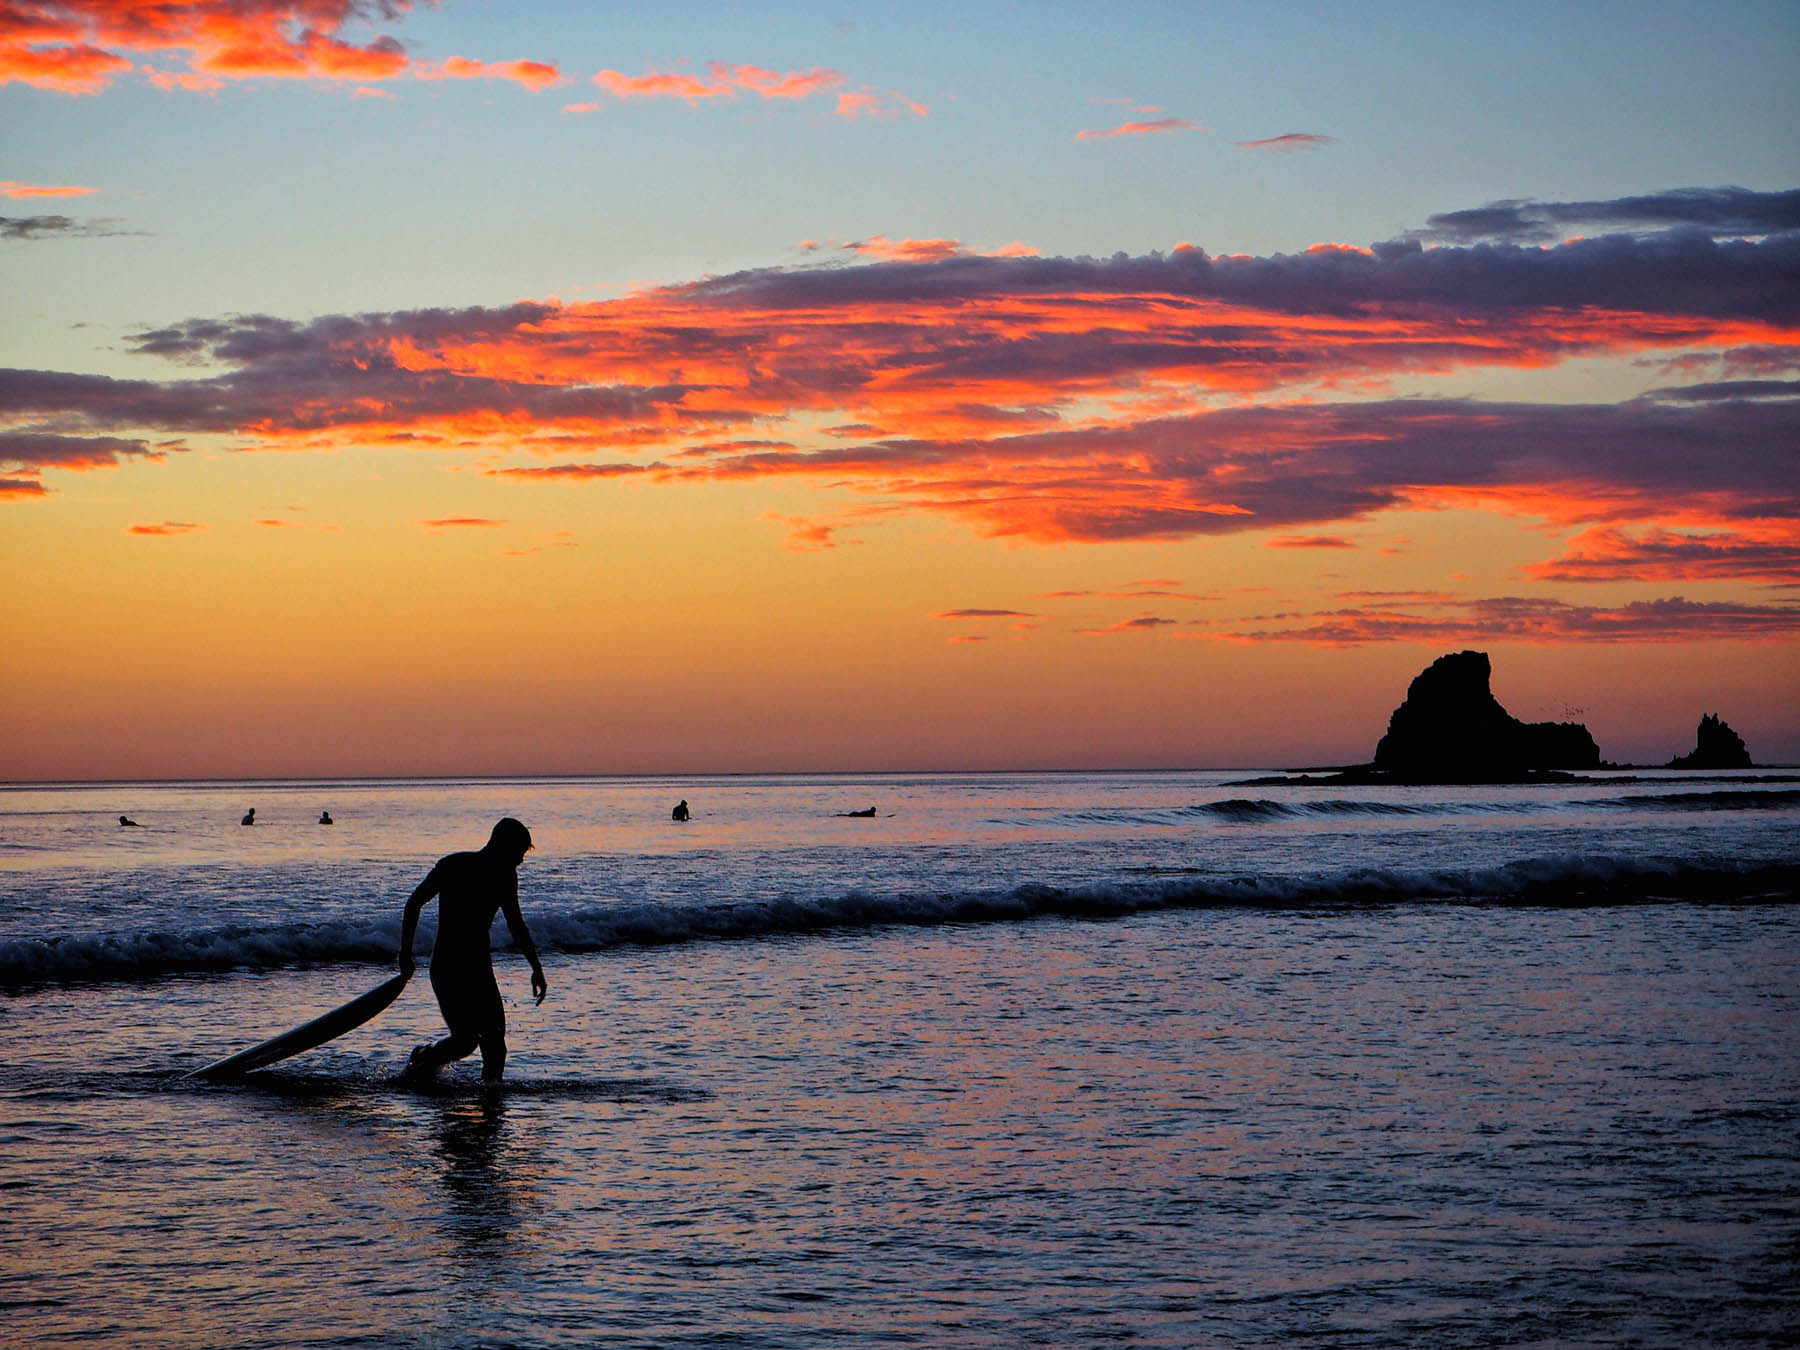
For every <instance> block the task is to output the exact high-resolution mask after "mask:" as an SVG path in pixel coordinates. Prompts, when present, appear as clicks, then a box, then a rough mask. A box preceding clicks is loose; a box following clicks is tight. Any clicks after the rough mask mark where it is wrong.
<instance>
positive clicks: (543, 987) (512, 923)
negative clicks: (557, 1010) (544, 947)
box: [500, 881, 550, 1003]
mask: <svg viewBox="0 0 1800 1350" xmlns="http://www.w3.org/2000/svg"><path fill="white" fill-rule="evenodd" d="M500 912H501V913H502V914H504V915H506V927H507V931H508V932H510V933H511V934H512V938H513V942H514V943H515V944H516V945H517V946H518V948H519V950H520V951H522V952H524V953H525V959H526V960H527V961H529V962H531V992H532V993H533V994H535V995H537V1001H538V1002H539V1003H542V1002H543V1001H544V995H545V994H547V993H549V992H550V986H549V984H548V983H547V982H546V981H545V979H544V963H543V962H542V961H540V960H538V951H537V943H535V942H533V941H532V940H531V930H530V929H529V928H527V927H526V926H525V916H524V915H523V914H521V913H520V912H519V886H518V882H517V881H514V883H513V884H512V885H511V886H508V887H507V888H506V894H505V895H503V896H501V897H500Z"/></svg>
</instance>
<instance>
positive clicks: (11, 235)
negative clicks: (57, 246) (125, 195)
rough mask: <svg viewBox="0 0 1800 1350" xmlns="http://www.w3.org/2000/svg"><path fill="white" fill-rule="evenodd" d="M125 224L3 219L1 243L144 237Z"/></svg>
mask: <svg viewBox="0 0 1800 1350" xmlns="http://www.w3.org/2000/svg"><path fill="white" fill-rule="evenodd" d="M123 223H124V222H123V221H120V220H117V219H110V218H107V217H98V218H95V219H90V220H76V219H74V218H73V217H71V216H0V239H92V238H102V237H105V236H107V235H116V234H139V233H142V231H139V230H126V229H121V228H120V226H121V225H123Z"/></svg>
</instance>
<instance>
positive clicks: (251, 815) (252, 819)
mask: <svg viewBox="0 0 1800 1350" xmlns="http://www.w3.org/2000/svg"><path fill="white" fill-rule="evenodd" d="M238 824H240V825H254V824H256V808H255V807H254V806H253V807H251V808H250V809H249V810H248V811H246V812H244V818H243V819H242V820H240V821H239V822H238Z"/></svg>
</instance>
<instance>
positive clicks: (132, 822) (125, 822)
mask: <svg viewBox="0 0 1800 1350" xmlns="http://www.w3.org/2000/svg"><path fill="white" fill-rule="evenodd" d="M119 824H121V825H130V826H131V827H132V828H134V829H138V828H141V827H140V826H139V825H138V823H137V822H136V821H135V820H133V819H132V818H131V817H130V816H120V817H119Z"/></svg>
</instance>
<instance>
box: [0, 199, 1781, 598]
mask: <svg viewBox="0 0 1800 1350" xmlns="http://www.w3.org/2000/svg"><path fill="white" fill-rule="evenodd" d="M864 242H865V245H869V244H872V243H873V241H864ZM903 242H907V241H903ZM888 243H889V241H886V240H885V239H884V240H883V244H884V246H886V245H887V244H888ZM910 243H911V244H912V245H914V246H917V247H915V249H914V250H913V251H914V252H918V253H922V254H924V255H925V256H921V257H919V258H918V259H917V260H914V261H886V260H883V261H863V262H858V263H856V264H854V265H847V266H835V267H818V266H816V265H814V266H799V267H794V268H785V269H783V268H771V269H764V270H759V271H748V272H740V273H734V274H731V275H729V276H723V277H716V278H708V279H705V280H701V281H697V282H693V283H690V284H686V285H678V286H667V287H661V288H656V289H651V290H645V291H642V292H638V293H636V294H632V295H627V296H624V297H621V298H618V299H613V300H605V301H589V302H578V303H565V302H526V303H520V304H517V305H513V306H508V307H505V308H492V309H490V308H471V309H462V310H451V309H439V310H420V311H412V312H401V313H385V314H367V315H361V316H351V315H334V316H327V317H325V318H321V319H318V320H315V321H312V322H304V323H303V322H298V321H292V320H285V319H279V318H275V317H271V316H248V317H240V318H233V319H223V320H195V321H190V322H188V323H184V324H179V325H175V326H172V327H169V328H163V329H156V330H152V331H149V332H146V333H142V334H139V335H138V336H137V338H136V339H135V342H134V345H135V347H136V349H137V350H138V351H139V352H141V353H143V354H146V355H154V356H164V357H170V358H175V359H180V360H187V359H199V360H201V361H203V362H204V363H205V364H206V365H207V366H209V367H210V368H211V369H212V370H214V371H215V372H218V373H214V374H209V375H207V376H204V377H201V378H192V379H170V380H167V381H157V380H149V379H144V380H124V379H115V378H108V377H101V376H80V375H70V374H62V373H58V372H51V371H8V372H0V410H4V418H0V450H3V449H4V448H5V446H6V445H8V444H9V443H11V444H17V445H18V446H20V447H21V454H22V455H23V456H24V457H23V458H20V459H18V461H17V462H18V463H19V465H20V466H21V470H22V471H21V472H19V473H18V474H17V476H18V477H21V478H27V479H35V478H36V477H37V474H36V473H35V472H26V471H23V470H28V469H30V468H31V467H32V466H33V465H39V466H41V465H43V464H45V463H48V462H49V461H45V460H40V459H34V458H33V456H34V455H37V454H39V453H49V452H50V449H51V446H50V443H49V442H38V441H33V440H31V439H30V438H31V437H44V436H48V437H52V438H54V442H55V446H56V447H60V448H59V449H58V450H57V453H67V454H70V455H75V454H79V453H81V447H83V446H86V445H89V444H90V443H94V442H98V441H99V440H101V439H102V438H105V437H109V436H110V437H112V438H113V440H114V441H115V442H117V443H118V444H120V445H147V444H148V442H147V441H141V442H140V441H134V440H132V439H130V438H131V437H135V436H140V435H142V436H147V435H148V434H150V433H152V432H154V433H158V434H178V435H194V434H202V433H204V434H209V435H231V436H235V437H237V438H238V440H239V443H240V445H241V446H242V447H244V448H259V449H287V450H329V449H335V448H342V447H348V446H358V447H375V446H387V447H391V448H394V449H410V450H428V451H432V452H435V453H440V454H451V453H458V454H463V455H471V454H479V455H481V456H482V457H483V462H482V463H481V465H480V471H481V472H483V473H485V474H489V475H491V476H493V477H496V478H500V479H503V480H506V481H510V482H512V483H515V484H519V485H521V487H522V488H523V486H524V485H528V484H538V485H549V484H568V483H572V482H582V481H589V482H595V483H600V482H604V481H605V480H611V479H621V478H623V479H629V480H633V481H637V482H640V483H644V484H652V485H657V486H660V487H662V488H664V489H668V488H674V487H679V486H681V485H684V484H699V483H724V482H755V481H771V480H773V481H781V480H788V481H792V482H796V483H805V484H811V485H817V486H819V487H822V488H829V489H832V490H834V491H837V492H840V493H842V492H849V493H854V494H858V496H859V499H860V501H861V502H862V503H864V504H865V505H864V507H863V508H862V509H865V510H868V511H872V512H880V513H892V512H899V511H917V512H927V513H932V514H934V515H937V516H939V517H942V518H947V519H951V520H954V521H958V522H961V523H963V524H966V525H967V526H968V527H969V528H971V529H972V530H974V531H975V532H977V533H979V534H981V535H984V536H990V537H1002V538H1009V539H1014V540H1019V541H1028V542H1040V543H1069V542H1100V541H1110V540H1177V539H1187V538H1193V537H1196V536H1210V535H1220V534H1227V533H1244V532H1255V533H1256V534H1257V535H1258V536H1260V537H1262V538H1264V539H1268V540H1270V541H1271V543H1272V544H1273V545H1274V546H1277V547H1310V548H1325V547H1341V546H1342V545H1343V544H1347V543H1350V542H1351V541H1352V539H1353V538H1354V537H1355V536H1354V532H1353V531H1349V530H1348V527H1350V526H1351V525H1353V524H1355V523H1357V522H1360V521H1365V520H1367V519H1368V518H1370V517H1371V516H1372V515H1374V514H1375V513H1377V512H1383V511H1391V510H1396V509H1409V510H1438V509H1443V508H1450V507H1457V508H1470V507H1478V508H1482V509H1485V510H1490V511H1496V512H1502V513H1505V514H1509V515H1512V516H1515V517H1519V518H1524V519H1528V520H1531V521H1533V522H1535V523H1549V524H1552V525H1555V526H1557V527H1559V528H1566V529H1569V530H1575V529H1595V528H1599V527H1606V528H1609V529H1613V530H1617V531H1627V532H1629V533H1627V534H1626V535H1625V536H1624V537H1625V538H1627V539H1629V540H1632V541H1635V546H1636V548H1637V555H1638V556H1637V557H1636V562H1635V565H1636V566H1637V567H1638V568H1639V570H1640V572H1642V573H1643V574H1644V575H1654V576H1656V577H1658V578H1670V579H1673V578H1675V577H1690V576H1691V577H1693V578H1694V579H1696V580H1699V579H1704V578H1705V577H1708V576H1716V575H1719V573H1718V570H1717V569H1718V568H1719V567H1720V566H1722V565H1723V564H1721V563H1719V562H1718V560H1717V558H1716V557H1714V554H1715V553H1717V552H1718V549H1722V548H1723V547H1724V545H1723V543H1721V542H1719V541H1718V540H1717V539H1716V538H1715V543H1716V544H1718V548H1715V549H1711V550H1709V549H1707V548H1702V547H1699V546H1696V545H1694V544H1692V543H1689V544H1685V545H1681V546H1680V547H1673V546H1669V545H1668V544H1667V543H1666V541H1664V542H1663V543H1661V544H1657V540H1656V539H1655V537H1654V536H1652V535H1651V534H1649V533H1647V531H1648V530H1650V529H1651V528H1656V529H1661V530H1665V531H1670V532H1677V533H1679V534H1681V535H1682V536H1684V537H1686V538H1687V539H1689V540H1695V539H1705V538H1708V537H1715V536H1720V535H1723V534H1735V535H1740V536H1743V537H1744V538H1745V539H1754V540H1755V541H1758V542H1759V543H1761V544H1762V545H1763V546H1765V548H1766V547H1767V546H1769V545H1770V544H1771V543H1772V542H1773V543H1779V542H1780V541H1779V539H1778V538H1777V532H1778V531H1780V530H1787V531H1788V537H1789V538H1790V541H1791V537H1792V534H1793V533H1794V522H1795V521H1796V520H1797V519H1800V489H1797V488H1796V486H1795V484H1794V481H1793V476H1792V472H1791V447H1792V446H1793V445H1794V444H1796V443H1800V397H1796V396H1795V395H1796V392H1797V391H1800V382H1792V381H1783V380H1767V379H1761V380H1750V381H1722V382H1713V383H1709V384H1705V385H1694V386H1687V387H1684V388H1678V389H1665V390H1662V391H1660V392H1659V394H1658V395H1657V396H1656V397H1645V398H1637V399H1631V400H1628V401H1626V402H1623V403H1618V404H1596V405H1581V404H1560V405H1558V404H1529V403H1500V402H1483V401H1479V400H1474V399H1465V398H1455V399H1428V398H1382V397H1374V396H1370V395H1369V394H1368V393H1367V392H1366V391H1367V390H1369V389H1370V388H1371V387H1374V388H1377V389H1378V388H1379V386H1380V382H1381V381H1383V380H1385V379H1388V378H1390V377H1393V376H1396V375H1401V374H1413V373H1417V372H1425V371H1433V372H1460V371H1470V372H1478V371H1482V370H1490V369H1505V368H1523V369H1536V368H1541V367H1544V366H1548V365H1551V364H1554V363H1556V362H1559V361H1562V360H1566V359H1568V358H1570V357H1574V356H1580V355H1592V354H1607V355H1616V356H1625V357H1635V356H1645V355H1649V354H1655V353H1669V352H1674V353H1681V354H1686V355H1692V354H1693V353H1695V352H1696V351H1705V350H1708V349H1710V350H1714V351H1717V352H1719V353H1727V352H1736V351H1744V350H1752V349H1757V350H1766V351H1770V352H1784V351H1791V350H1794V349H1797V348H1800V296H1796V294H1795V293H1794V291H1793V288H1792V287H1791V285H1787V284H1786V283H1785V282H1784V280H1783V279H1784V278H1786V277H1789V276H1791V275H1792V274H1793V269H1794V268H1795V267H1796V265H1800V237H1797V236H1795V235H1792V234H1775V235H1770V236H1769V237H1768V238H1766V239H1763V240H1760V241H1752V240H1741V239H1734V240H1729V241H1725V242H1721V243H1718V244H1714V243H1712V242H1710V241H1708V240H1706V239H1699V240H1696V239H1695V238H1694V237H1693V236H1692V235H1691V234H1687V233H1684V234H1682V235H1681V236H1679V237H1676V238H1671V239H1663V238H1658V237H1653V236H1643V235H1638V234H1632V235H1622V236H1600V237H1597V238H1594V239H1590V240H1587V241H1583V242H1581V243H1575V244H1564V245H1558V246H1555V247H1547V248H1544V247H1535V246H1534V247H1521V246H1513V245H1500V246H1496V245H1482V246H1479V247H1460V246H1453V247H1442V248H1432V249H1426V248H1424V247H1423V246H1422V245H1420V244H1418V243H1417V242H1404V241H1403V242H1397V243H1392V242H1391V243H1385V244H1380V245H1377V246H1375V247H1373V248H1369V249H1360V248H1351V247H1347V246H1341V245H1333V246H1328V247H1325V248H1321V249H1316V250H1308V251H1306V252H1303V253H1298V254H1291V255H1274V256H1271V257H1264V258H1250V257H1236V256H1233V257H1223V258H1221V257H1209V256H1208V255H1207V254H1206V253H1205V252H1204V251H1202V250H1200V249H1184V250H1180V251H1178V252H1176V253H1173V254H1169V255H1157V254H1152V255H1148V256H1145V257H1137V258H1129V257H1125V256H1124V255H1116V256H1114V257H1111V258H1106V259H1091V258H1050V259H1037V258H993V257H981V256H977V255H972V254H969V253H966V252H963V251H961V249H960V246H959V245H956V244H955V241H948V240H928V241H910ZM893 247H894V248H895V250H896V257H905V256H906V252H905V251H904V250H901V249H900V248H899V246H898V245H895V246H893ZM1764 364H1767V362H1766V361H1765V362H1764ZM1705 373H1709V374H1710V373H1714V372H1713V371H1711V370H1707V371H1706V372H1705ZM1346 390H1348V391H1351V393H1350V394H1349V395H1345V393H1344V391H1346ZM8 428H10V431H9V430H8ZM9 438H10V439H9ZM34 447H36V448H34ZM100 462H107V463H112V462H117V459H116V451H115V450H109V451H107V452H106V453H105V454H104V455H102V456H101V457H100ZM0 472H10V469H9V465H8V464H7V463H5V462H0ZM781 520H782V523H784V524H786V525H788V526H789V528H790V531H791V537H792V538H793V539H794V540H795V541H796V542H798V543H800V544H802V545H810V546H814V547H819V546H824V544H825V543H826V542H827V541H828V540H831V539H833V538H834V537H835V536H834V535H833V534H832V533H831V531H832V530H834V529H836V528H838V527H837V525H836V524H835V522H832V523H826V524H820V523H819V522H817V521H814V520H812V519H809V518H806V517H799V516H795V517H782V518H781ZM1333 541H1337V542H1333ZM1652 544H1657V548H1656V549H1655V550H1654V551H1655V552H1656V553H1657V556H1658V558H1659V559H1660V561H1656V562H1655V566H1656V567H1657V568H1658V569H1660V570H1657V571H1655V572H1654V573H1650V572H1645V571H1644V569H1646V568H1649V567H1650V566H1651V561H1652V560H1651V559H1650V557H1649V553H1650V552H1651V551H1652V550H1651V545H1652ZM1582 550H1585V551H1582ZM1582 550H1577V551H1575V552H1573V553H1572V554H1571V557H1570V558H1569V559H1566V560H1563V561H1564V563H1565V564H1566V566H1567V567H1574V566H1576V565H1580V566H1582V567H1586V568H1587V569H1588V570H1589V571H1593V572H1595V573H1596V575H1598V574H1599V572H1600V571H1602V570H1603V565H1602V561H1601V552H1600V549H1599V546H1598V544H1595V543H1594V542H1593V541H1590V543H1589V544H1588V545H1584V546H1582ZM1623 551H1624V550H1623V546H1622V545H1617V544H1615V545H1613V546H1612V547H1611V548H1610V551H1609V553H1608V555H1607V556H1610V557H1613V558H1617V557H1619V556H1621V555H1622V552H1623ZM1749 563H1750V555H1749V554H1748V553H1747V552H1745V551H1744V550H1743V549H1738V550H1736V551H1735V553H1734V560H1733V561H1732V563H1731V564H1730V565H1732V566H1748V565H1749ZM1687 565H1691V566H1692V568H1693V569H1695V570H1693V571H1682V570H1680V569H1682V568H1683V567H1684V566H1687ZM1761 565H1772V564H1771V563H1770V558H1769V556H1767V555H1765V556H1764V557H1763V559H1762V564H1761ZM1546 566H1550V565H1549V564H1547V565H1546ZM1614 571H1615V573H1616V572H1617V569H1616V568H1615V569H1614ZM1571 575H1572V572H1569V571H1567V570H1565V571H1564V572H1563V573H1561V574H1559V579H1560V577H1568V576H1571ZM1541 579H1550V574H1549V573H1545V574H1543V577H1542V578H1541ZM1139 589H1140V590H1147V589H1149V588H1142V587H1140V588H1139ZM1154 589H1158V590H1161V589H1168V590H1174V589H1175V588H1173V587H1168V588H1162V587H1158V588H1154Z"/></svg>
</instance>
